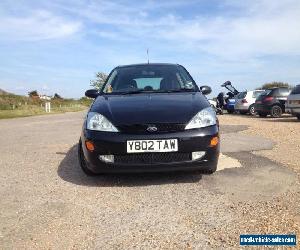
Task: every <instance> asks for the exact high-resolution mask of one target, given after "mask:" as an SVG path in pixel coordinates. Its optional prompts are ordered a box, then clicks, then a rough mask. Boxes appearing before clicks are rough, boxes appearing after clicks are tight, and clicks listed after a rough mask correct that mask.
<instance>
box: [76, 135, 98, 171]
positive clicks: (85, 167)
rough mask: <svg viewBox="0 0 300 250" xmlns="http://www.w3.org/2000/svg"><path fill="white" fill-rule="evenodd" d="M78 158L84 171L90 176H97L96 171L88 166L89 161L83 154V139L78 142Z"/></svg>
mask: <svg viewBox="0 0 300 250" xmlns="http://www.w3.org/2000/svg"><path fill="white" fill-rule="evenodd" d="M78 160H79V165H80V167H81V169H82V171H83V172H84V173H85V174H86V175H88V176H95V175H97V174H96V173H95V172H93V171H91V170H90V169H89V168H88V162H87V161H86V159H85V157H84V154H83V150H82V143H81V140H80V141H79V143H78Z"/></svg>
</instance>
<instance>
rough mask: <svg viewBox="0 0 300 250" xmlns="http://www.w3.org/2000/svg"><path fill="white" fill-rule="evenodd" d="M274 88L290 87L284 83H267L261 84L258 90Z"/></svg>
mask: <svg viewBox="0 0 300 250" xmlns="http://www.w3.org/2000/svg"><path fill="white" fill-rule="evenodd" d="M275 87H288V88H291V87H292V86H291V85H290V84H288V83H285V82H269V83H265V84H263V85H262V86H261V87H260V88H259V89H269V88H275Z"/></svg>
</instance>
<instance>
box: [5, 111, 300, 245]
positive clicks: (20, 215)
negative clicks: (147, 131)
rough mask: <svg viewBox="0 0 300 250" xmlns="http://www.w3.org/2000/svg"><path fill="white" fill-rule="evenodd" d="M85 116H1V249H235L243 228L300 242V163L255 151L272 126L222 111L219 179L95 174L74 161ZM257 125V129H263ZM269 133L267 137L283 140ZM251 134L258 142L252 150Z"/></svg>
mask: <svg viewBox="0 0 300 250" xmlns="http://www.w3.org/2000/svg"><path fill="white" fill-rule="evenodd" d="M83 116H84V113H82V112H79V113H67V114H62V115H51V116H42V117H30V118H19V119H11V120H2V121H0V127H1V130H0V166H1V174H0V183H1V184H0V196H1V200H0V208H1V210H0V248H2V249H16V248H22V249H34V248H35V249H65V248H68V249H69V248H75V249H95V248H96V249H120V248H121V249H133V248H145V249H149V248H156V249H205V248H206V249H207V248H211V249H215V248H232V249H238V248H239V235H240V234H242V233H296V234H297V235H298V238H299V235H300V234H299V233H300V230H299V228H300V227H299V224H300V205H299V200H300V184H299V177H298V176H297V174H296V173H295V172H294V171H293V170H292V169H290V168H287V167H286V166H289V167H293V169H297V168H295V167H294V166H296V165H297V163H296V162H294V163H295V164H296V165H293V162H292V161H291V162H292V164H291V165H290V164H289V165H287V164H284V162H281V161H278V160H277V159H276V161H277V162H274V161H272V160H270V159H268V158H267V157H265V156H262V155H258V154H257V153H256V154H253V153H252V151H253V150H262V149H264V150H265V149H266V148H270V147H272V146H273V144H272V142H270V141H268V140H266V139H264V138H260V137H261V136H264V135H262V133H263V129H264V128H261V127H264V126H267V124H273V126H272V125H268V126H270V129H271V128H272V129H274V127H275V126H274V123H272V122H268V121H267V120H266V121H264V119H262V123H261V124H264V126H262V125H259V123H260V119H254V118H250V117H240V116H227V115H224V116H221V117H220V121H221V131H222V138H223V139H224V140H223V141H222V143H223V145H222V151H223V156H222V157H221V159H220V162H221V165H222V169H220V171H218V172H216V173H215V174H214V175H210V176H207V175H200V174H199V173H165V174H161V173H160V174H139V175H107V176H99V177H96V178H91V177H87V176H85V175H84V174H83V173H82V171H81V170H80V169H79V166H78V163H77V155H76V149H77V145H76V143H77V141H78V138H79V134H80V130H81V126H82V121H83ZM254 123H257V125H254ZM234 124H235V125H236V126H233V125H234ZM285 124H287V126H288V127H289V129H295V128H296V127H294V126H295V124H296V123H295V124H294V123H293V122H292V123H291V125H289V123H284V122H280V123H278V125H277V126H279V127H281V128H280V131H281V133H285V134H289V133H290V132H289V130H286V129H285V128H284V126H285ZM297 125H299V124H297ZM254 126H256V127H257V128H259V127H260V128H259V129H257V133H254V129H253V128H254ZM266 131H267V130H266ZM273 131H275V130H273ZM247 133H251V135H250V136H249V137H247ZM257 135H258V136H257ZM255 136H256V137H255ZM271 136H272V134H270V133H269V134H268V135H266V136H264V137H266V138H270V139H272V140H274V141H275V142H276V143H277V141H276V140H275V139H273V138H271ZM298 136H299V134H298ZM230 138H232V140H230ZM298 138H299V137H298ZM235 139H236V140H235ZM260 139H261V141H260ZM251 140H252V141H253V142H254V141H257V142H261V143H257V145H256V146H252V147H248V146H247V142H248V141H251ZM253 144H254V143H253ZM284 145H286V146H287V145H291V144H288V143H286V144H284ZM298 145H299V143H298ZM258 146H259V148H258ZM253 147H254V148H253ZM275 147H278V144H276V146H275ZM232 148H234V149H235V150H231V149H232ZM276 150H277V149H276V148H275V150H274V151H275V152H276ZM285 150H286V149H285ZM292 150H293V149H290V151H292ZM290 151H288V152H290ZM257 152H259V154H265V152H273V150H267V151H257ZM270 154H271V153H270ZM275 154H276V153H275ZM284 157H286V156H284ZM281 163H282V164H281ZM221 165H220V166H221ZM298 244H299V243H298Z"/></svg>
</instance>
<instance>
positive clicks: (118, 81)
mask: <svg viewBox="0 0 300 250" xmlns="http://www.w3.org/2000/svg"><path fill="white" fill-rule="evenodd" d="M195 90H197V87H196V84H195V83H194V81H193V79H192V78H191V77H190V75H189V74H188V72H187V71H186V70H185V69H184V68H183V67H182V66H180V65H151V64H150V65H137V66H128V67H119V68H116V69H115V70H114V71H113V72H112V73H111V74H110V76H109V78H108V80H107V82H106V85H105V86H104V88H103V92H104V93H107V94H109V93H112V94H116V93H139V92H149V91H150V92H165V91H195Z"/></svg>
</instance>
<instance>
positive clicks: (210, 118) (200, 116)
mask: <svg viewBox="0 0 300 250" xmlns="http://www.w3.org/2000/svg"><path fill="white" fill-rule="evenodd" d="M216 120H217V119H216V112H215V111H214V110H213V109H212V107H208V108H205V109H203V110H201V111H200V112H198V113H197V114H196V115H195V116H194V117H193V118H192V120H191V121H190V122H189V123H188V125H186V127H185V129H193V128H203V127H208V126H212V125H216V123H217V121H216Z"/></svg>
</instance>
